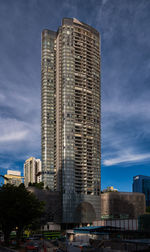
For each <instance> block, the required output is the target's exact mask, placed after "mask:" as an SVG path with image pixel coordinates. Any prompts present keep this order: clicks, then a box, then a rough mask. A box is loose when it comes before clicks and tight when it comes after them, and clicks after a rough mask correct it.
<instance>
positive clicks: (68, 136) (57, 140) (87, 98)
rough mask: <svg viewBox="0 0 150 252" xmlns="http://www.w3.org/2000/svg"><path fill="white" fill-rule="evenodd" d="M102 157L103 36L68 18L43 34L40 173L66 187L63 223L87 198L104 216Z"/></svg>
mask: <svg viewBox="0 0 150 252" xmlns="http://www.w3.org/2000/svg"><path fill="white" fill-rule="evenodd" d="M100 158H101V153H100V37H99V33H98V32H97V31H96V30H95V29H94V28H92V27H90V26H88V25H86V24H84V23H81V22H80V21H78V20H76V19H69V18H65V19H63V21H62V26H61V27H60V28H59V29H58V31H57V34H56V33H55V32H51V31H48V30H44V31H43V33H42V165H43V167H42V172H43V181H44V183H45V186H49V187H50V188H51V189H52V190H61V192H62V204H63V222H75V217H74V216H75V209H76V208H78V206H79V205H80V204H82V203H83V202H84V201H86V202H90V204H91V206H93V211H95V212H96V217H95V218H96V219H98V218H99V217H100ZM84 206H87V205H86V204H84ZM88 207H89V206H88ZM78 209H79V208H78ZM89 209H91V208H90V207H89ZM92 216H95V215H94V214H93V215H92ZM81 222H82V221H81Z"/></svg>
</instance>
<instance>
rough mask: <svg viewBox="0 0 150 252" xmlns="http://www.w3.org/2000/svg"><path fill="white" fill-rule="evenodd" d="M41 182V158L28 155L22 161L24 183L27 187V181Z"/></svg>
mask: <svg viewBox="0 0 150 252" xmlns="http://www.w3.org/2000/svg"><path fill="white" fill-rule="evenodd" d="M40 182H42V175H41V160H40V159H36V158H35V157H30V158H29V159H27V160H26V161H25V163H24V184H25V187H28V185H29V183H40Z"/></svg>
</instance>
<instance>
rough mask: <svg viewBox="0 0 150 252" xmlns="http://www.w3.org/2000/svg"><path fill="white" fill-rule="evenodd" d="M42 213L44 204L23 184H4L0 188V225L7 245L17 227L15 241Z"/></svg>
mask: <svg viewBox="0 0 150 252" xmlns="http://www.w3.org/2000/svg"><path fill="white" fill-rule="evenodd" d="M43 212H44V203H43V202H40V201H39V200H38V199H37V198H36V196H35V195H34V194H33V193H31V192H29V191H28V190H27V189H26V188H25V187H24V185H23V184H21V185H20V186H18V187H17V186H14V185H11V184H6V185H3V186H2V187H0V224H1V226H2V231H3V233H4V240H5V243H6V244H8V242H9V237H10V233H11V231H12V230H13V229H16V227H17V241H19V239H20V236H21V233H22V231H23V229H24V228H25V227H26V226H28V225H29V224H33V223H34V221H36V220H37V219H39V218H40V217H41V216H42V214H43Z"/></svg>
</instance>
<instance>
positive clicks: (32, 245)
mask: <svg viewBox="0 0 150 252" xmlns="http://www.w3.org/2000/svg"><path fill="white" fill-rule="evenodd" d="M25 249H26V252H31V251H33V252H35V251H36V252H37V251H39V244H38V243H37V242H34V241H30V242H28V243H27V244H26V246H25Z"/></svg>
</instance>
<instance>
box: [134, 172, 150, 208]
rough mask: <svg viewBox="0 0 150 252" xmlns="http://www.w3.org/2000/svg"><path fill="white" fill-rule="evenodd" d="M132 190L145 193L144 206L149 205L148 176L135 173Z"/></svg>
mask: <svg viewBox="0 0 150 252" xmlns="http://www.w3.org/2000/svg"><path fill="white" fill-rule="evenodd" d="M133 192H141V193H144V194H145V199H146V206H150V177H148V176H143V175H137V176H134V177H133Z"/></svg>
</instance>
